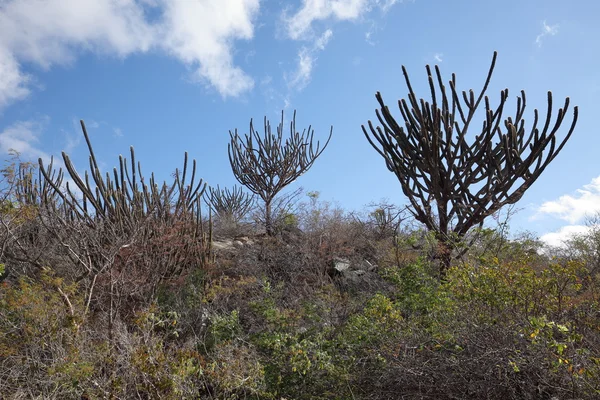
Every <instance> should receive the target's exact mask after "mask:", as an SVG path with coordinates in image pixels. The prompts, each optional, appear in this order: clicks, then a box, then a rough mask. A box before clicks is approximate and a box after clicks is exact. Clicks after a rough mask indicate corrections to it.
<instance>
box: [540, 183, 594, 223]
mask: <svg viewBox="0 0 600 400" xmlns="http://www.w3.org/2000/svg"><path fill="white" fill-rule="evenodd" d="M597 212H600V176H598V177H597V178H594V179H592V182H590V183H589V184H587V185H584V186H583V188H581V189H578V190H577V191H576V193H575V194H574V195H568V194H567V195H564V196H561V197H559V198H558V199H557V200H553V201H547V202H545V203H543V204H542V205H541V206H540V207H539V208H538V210H537V213H536V214H535V215H534V218H535V217H539V216H540V215H543V214H546V215H552V216H554V217H557V218H560V219H563V220H565V221H568V222H569V223H571V224H574V223H576V222H580V221H582V220H583V219H584V218H585V217H586V216H589V215H592V214H595V213H597Z"/></svg>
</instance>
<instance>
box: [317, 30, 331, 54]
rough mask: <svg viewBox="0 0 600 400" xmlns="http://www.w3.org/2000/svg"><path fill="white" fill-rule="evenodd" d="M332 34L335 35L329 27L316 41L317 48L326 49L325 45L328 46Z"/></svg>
mask: <svg viewBox="0 0 600 400" xmlns="http://www.w3.org/2000/svg"><path fill="white" fill-rule="evenodd" d="M331 36H333V31H332V30H331V29H327V30H326V31H325V33H323V35H321V36H320V37H319V38H318V39H317V40H316V41H315V48H316V49H318V50H325V46H327V43H329V40H331Z"/></svg>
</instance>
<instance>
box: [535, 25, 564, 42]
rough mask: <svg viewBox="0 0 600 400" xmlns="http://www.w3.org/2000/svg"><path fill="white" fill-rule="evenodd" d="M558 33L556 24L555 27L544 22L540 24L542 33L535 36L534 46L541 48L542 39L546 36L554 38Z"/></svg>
mask: <svg viewBox="0 0 600 400" xmlns="http://www.w3.org/2000/svg"><path fill="white" fill-rule="evenodd" d="M557 33H558V24H556V25H548V24H547V23H546V21H543V22H542V32H541V33H540V34H539V35H537V36H536V38H535V44H537V45H538V47H541V46H542V41H543V40H544V38H545V37H546V36H554V35H556V34H557Z"/></svg>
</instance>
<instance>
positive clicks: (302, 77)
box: [288, 47, 315, 90]
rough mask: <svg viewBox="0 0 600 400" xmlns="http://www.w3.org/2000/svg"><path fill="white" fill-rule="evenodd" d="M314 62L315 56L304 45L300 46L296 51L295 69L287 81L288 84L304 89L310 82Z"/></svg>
mask: <svg viewBox="0 0 600 400" xmlns="http://www.w3.org/2000/svg"><path fill="white" fill-rule="evenodd" d="M314 62H315V58H314V57H313V55H312V52H311V51H310V50H309V49H307V48H306V47H303V48H301V49H300V51H299V52H298V66H297V69H296V71H295V72H294V73H293V75H292V78H291V80H290V81H289V82H288V86H290V87H294V88H296V89H298V90H302V89H304V88H305V87H306V85H308V83H309V82H310V77H311V73H312V69H313V63H314Z"/></svg>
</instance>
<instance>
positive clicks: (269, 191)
mask: <svg viewBox="0 0 600 400" xmlns="http://www.w3.org/2000/svg"><path fill="white" fill-rule="evenodd" d="M264 127H265V131H264V134H263V135H260V134H259V133H258V132H256V131H255V130H254V125H253V123H252V120H250V133H249V134H246V135H244V137H243V138H242V137H240V135H238V132H237V129H236V130H235V131H234V132H231V131H229V135H230V137H231V142H230V143H229V145H228V152H229V163H230V164H231V169H232V170H233V174H234V175H235V178H236V179H237V180H238V181H239V182H240V183H241V184H242V185H244V186H246V187H247V188H248V189H249V190H250V191H251V192H252V193H254V194H256V195H257V196H259V197H260V198H261V199H262V200H263V201H264V203H265V228H266V231H267V234H268V235H269V236H272V235H274V229H273V220H272V216H273V214H272V212H273V211H272V209H271V207H272V203H273V199H274V198H275V196H277V194H278V193H279V192H280V191H281V190H282V189H283V188H284V187H286V186H287V185H289V184H290V183H292V182H293V181H295V180H296V179H297V178H298V177H299V176H300V175H302V174H304V173H305V172H306V171H308V170H309V169H310V167H311V166H312V165H313V163H314V162H315V160H316V159H317V157H319V156H320V155H321V153H323V150H325V148H326V147H327V145H328V144H329V140H331V135H332V133H333V127H331V130H330V132H329V137H328V138H327V142H325V144H324V145H323V147H321V146H320V144H319V142H318V141H317V142H316V146H313V139H314V130H313V129H311V126H309V127H308V129H307V130H304V131H302V133H299V132H297V131H296V112H295V111H294V116H293V118H292V121H291V123H290V136H289V137H288V138H286V139H285V141H284V138H283V127H284V125H283V112H282V113H281V122H280V123H279V125H278V126H277V134H274V133H272V132H271V124H270V123H269V121H268V120H267V118H266V117H265V119H264Z"/></svg>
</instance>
